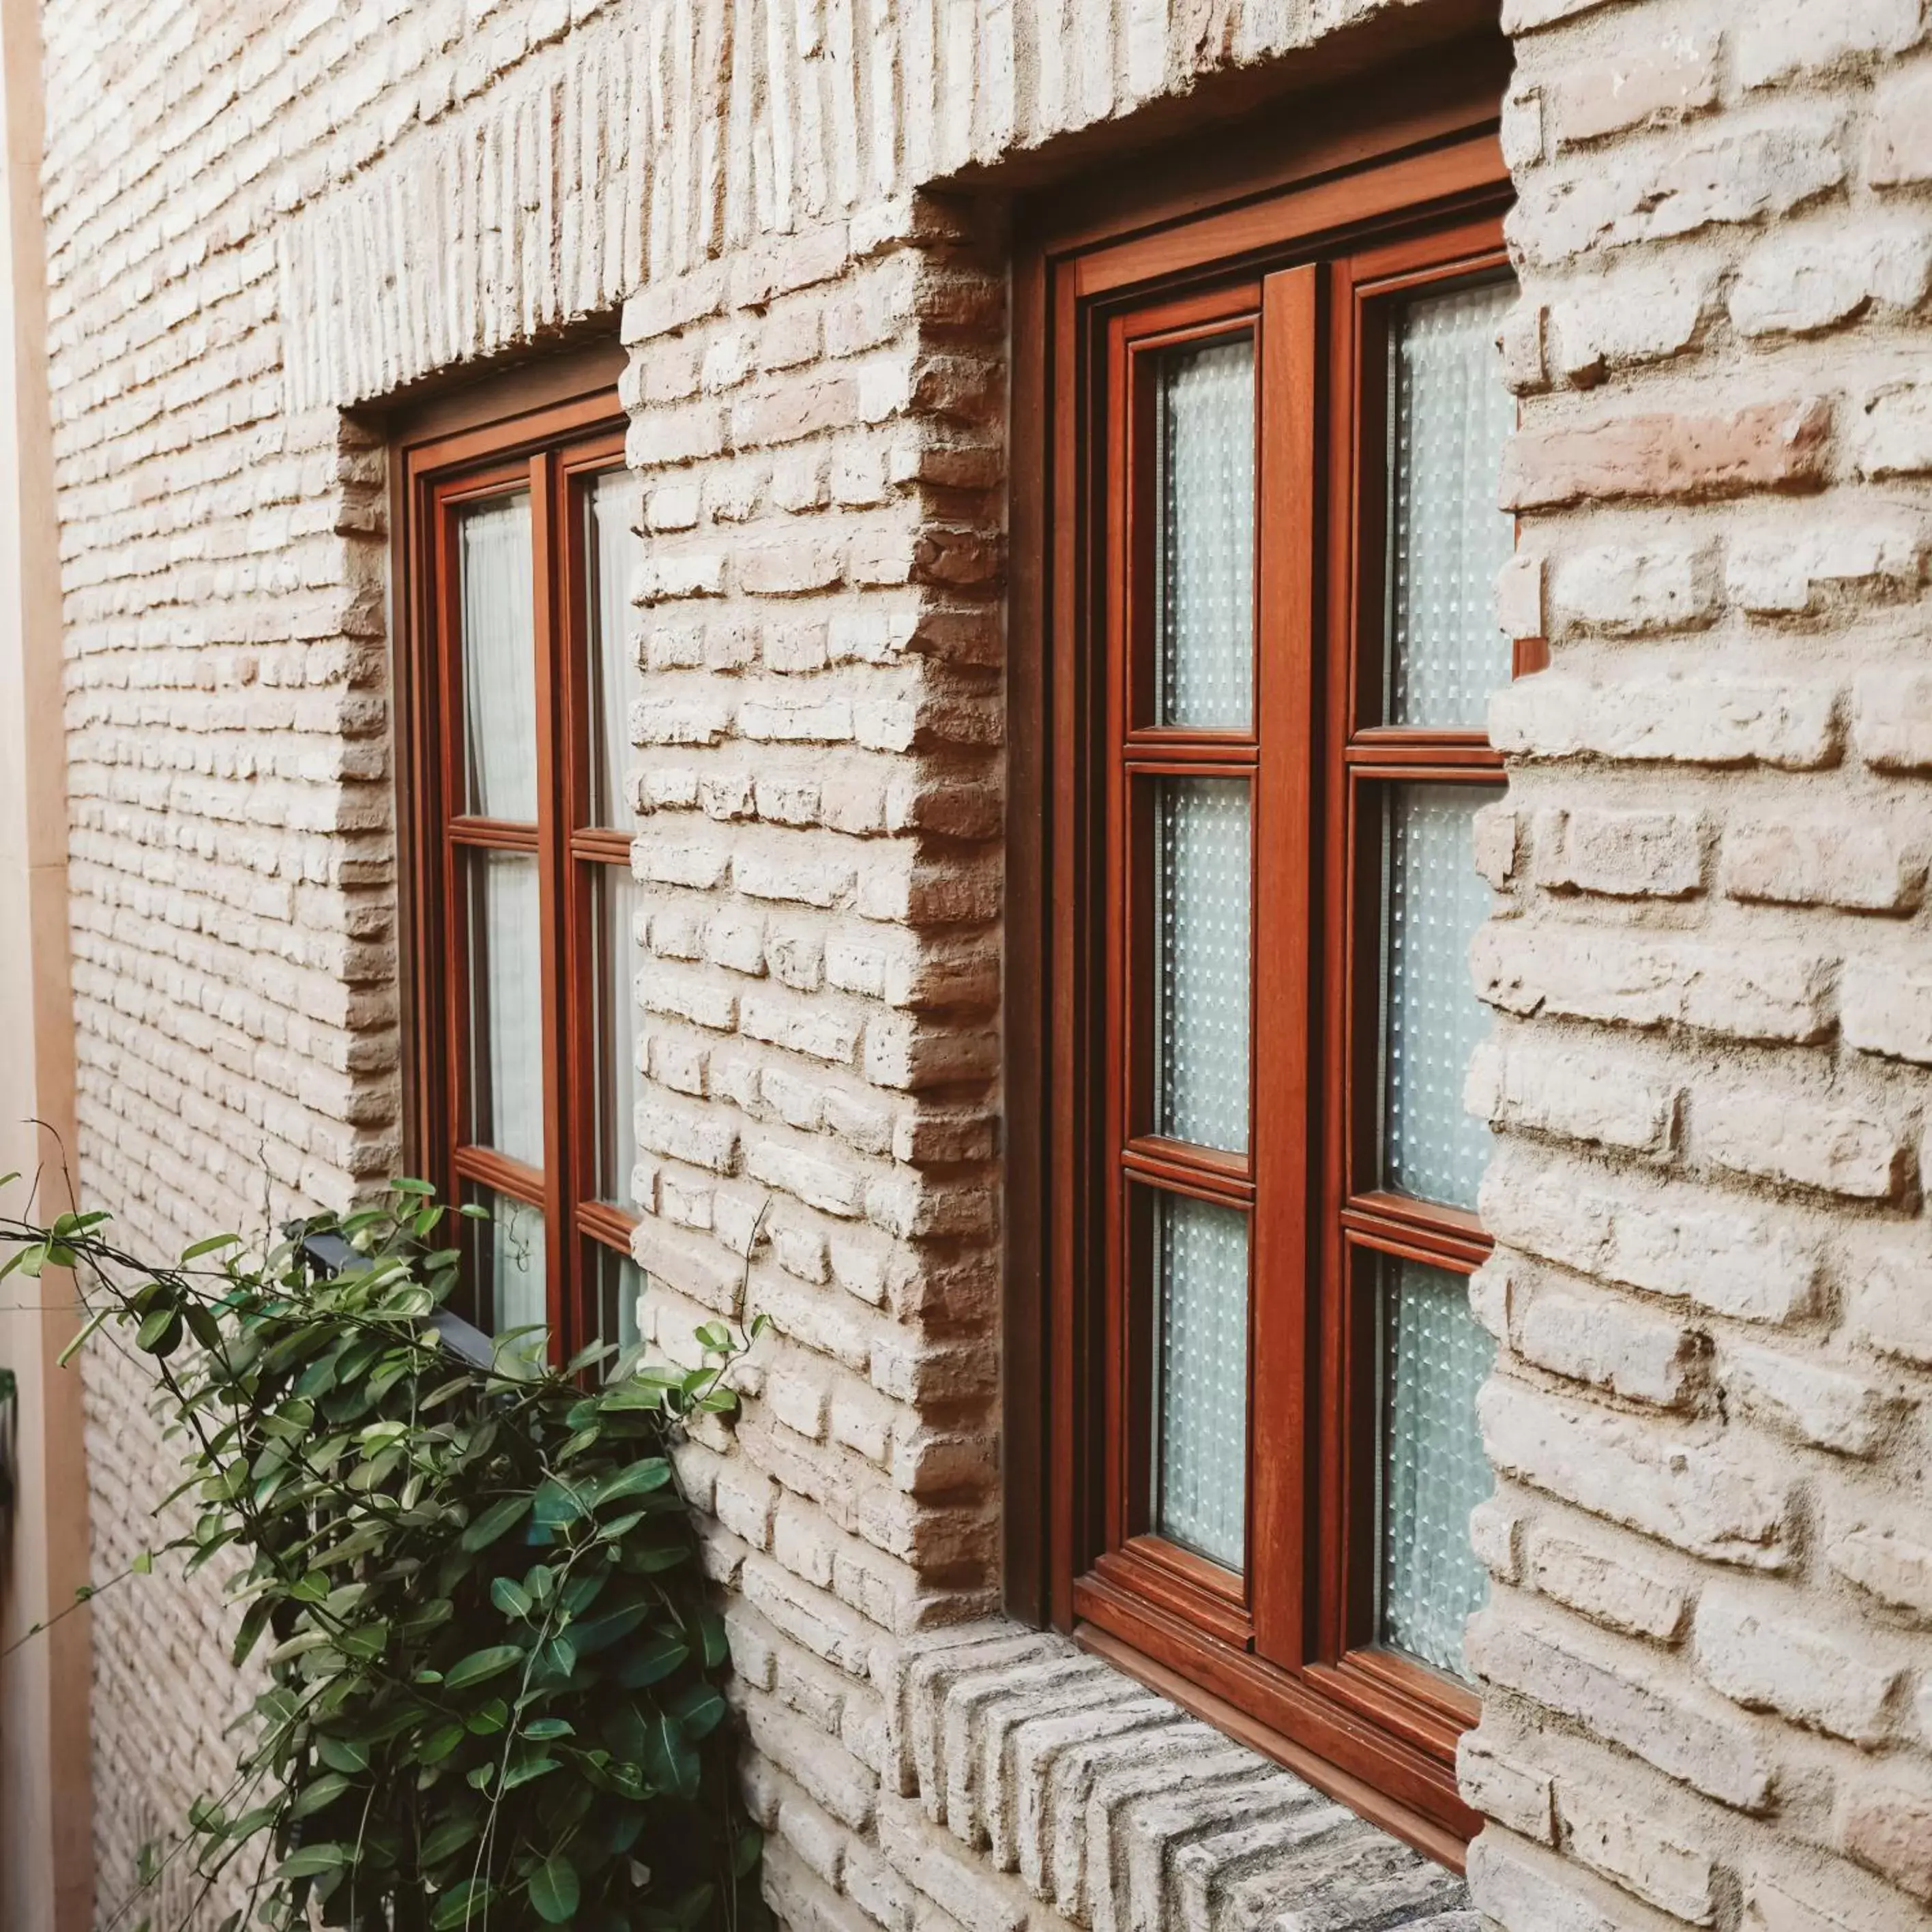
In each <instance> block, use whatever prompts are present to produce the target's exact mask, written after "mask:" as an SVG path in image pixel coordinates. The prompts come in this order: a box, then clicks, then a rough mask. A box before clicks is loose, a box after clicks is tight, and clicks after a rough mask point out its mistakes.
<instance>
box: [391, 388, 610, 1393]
mask: <svg viewBox="0 0 1932 1932" xmlns="http://www.w3.org/2000/svg"><path fill="white" fill-rule="evenodd" d="M402 462H403V465H404V486H403V487H404V523H403V535H402V555H401V559H400V562H401V572H400V574H401V580H402V581H403V583H404V585H405V586H406V591H407V597H406V602H407V608H408V610H409V613H410V623H409V627H408V634H407V639H406V650H407V658H408V662H407V667H406V670H407V678H406V680H405V681H406V685H407V709H408V730H407V737H408V741H409V754H408V756H409V766H410V796H411V798H412V801H413V805H414V808H415V814H416V817H417V820H418V823H416V826H415V827H414V828H413V841H412V849H413V851H414V852H415V853H416V854H417V855H419V862H417V863H416V864H415V865H413V868H412V879H411V887H412V895H413V903H414V915H413V924H414V928H415V932H416V943H415V946H414V948H413V972H412V982H413V1001H412V1034H413V1043H414V1052H415V1058H416V1088H415V1092H416V1096H417V1103H416V1119H415V1123H414V1127H415V1138H416V1141H417V1142H418V1143H419V1156H418V1158H419V1160H420V1163H421V1165H422V1169H423V1170H424V1171H425V1172H427V1173H428V1174H430V1175H433V1176H436V1177H439V1178H440V1179H441V1181H442V1182H443V1185H444V1187H445V1188H446V1190H449V1193H450V1194H451V1196H452V1198H460V1199H462V1200H463V1202H466V1203H467V1204H469V1205H474V1206H477V1207H480V1208H484V1209H485V1210H487V1212H488V1214H489V1215H490V1219H489V1220H487V1222H476V1223H467V1224H466V1226H465V1228H464V1230H463V1247H464V1250H465V1256H466V1267H465V1270H464V1278H463V1290H462V1293H463V1296H464V1297H465V1301H464V1303H463V1306H462V1307H460V1308H459V1309H458V1313H462V1314H463V1315H465V1316H466V1317H467V1318H468V1319H471V1320H472V1321H473V1322H475V1324H476V1325H477V1326H478V1327H479V1328H482V1329H484V1331H486V1332H489V1333H495V1334H502V1333H504V1332H505V1331H508V1330H511V1329H516V1328H529V1327H533V1326H537V1325H541V1326H543V1327H544V1328H547V1330H548V1331H549V1334H550V1352H551V1354H552V1356H553V1359H559V1360H561V1359H562V1358H565V1357H566V1356H568V1355H571V1354H572V1353H574V1352H576V1350H577V1349H580V1347H582V1346H583V1345H584V1343H586V1342H587V1341H589V1340H592V1339H596V1338H598V1337H604V1338H607V1339H612V1340H616V1339H619V1337H634V1334H635V1329H636V1318H635V1310H634V1295H632V1296H631V1302H630V1304H628V1305H627V1304H626V1301H625V1297H626V1295H629V1294H630V1293H631V1290H633V1289H635V1288H636V1287H637V1286H640V1285H641V1278H640V1276H639V1274H638V1272H637V1269H636V1268H635V1266H634V1264H633V1263H632V1262H631V1259H630V1254H629V1248H630V1238H631V1230H632V1229H633V1228H634V1226H635V1224H636V1217H635V1215H634V1213H633V1211H631V1207H630V1205H629V1202H630V1195H631V1170H632V1169H633V1168H634V1166H635V1163H636V1153H635V1146H634V1121H633V1118H632V1107H633V1104H634V1078H635V1073H636V1059H637V1016H636V1013H635V1010H634V998H633V986H634V977H635V976H634V966H633V964H632V959H633V956H634V945H635V927H636V921H637V894H636V889H635V887H634V884H633V883H632V880H631V874H630V867H629V844H630V835H629V833H628V831H626V830H625V829H623V827H624V826H625V825H627V824H628V822H629V818H630V811H629V806H628V800H627V797H626V790H627V768H628V764H629V762H630V757H629V743H628V738H629V711H630V706H631V701H632V700H633V699H634V697H635V695H636V688H637V671H636V669H635V667H634V664H632V663H631V658H630V630H631V627H630V625H629V624H628V599H629V594H630V583H631V575H632V573H633V571H634V565H635V550H636V542H637V539H636V538H635V536H634V534H633V531H634V526H635V523H636V521H637V487H636V484H635V481H634V479H633V478H631V477H630V476H629V475H628V474H627V473H626V472H625V470H624V469H623V440H622V415H621V413H620V411H619V408H618V406H617V404H616V398H615V396H614V395H612V394H610V393H608V392H602V393H600V394H598V395H594V396H586V397H585V398H583V399H582V400H580V401H571V402H568V403H565V404H559V405H557V406H556V407H552V408H550V409H547V410H542V411H538V412H533V413H524V414H522V415H518V416H510V417H507V418H505V419H504V420H502V422H500V423H498V424H496V425H489V424H484V425H478V426H476V427H474V428H465V429H463V430H461V431H458V432H455V433H452V434H448V435H446V436H443V437H428V438H425V439H424V440H422V442H420V443H414V444H411V445H409V446H407V447H406V448H405V449H404V452H403V453H402Z"/></svg>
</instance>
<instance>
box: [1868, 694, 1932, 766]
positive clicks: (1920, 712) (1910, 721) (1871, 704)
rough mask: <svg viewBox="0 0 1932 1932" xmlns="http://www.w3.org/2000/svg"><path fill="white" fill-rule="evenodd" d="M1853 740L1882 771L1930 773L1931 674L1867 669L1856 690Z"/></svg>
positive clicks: (1931, 736) (1931, 724)
mask: <svg viewBox="0 0 1932 1932" xmlns="http://www.w3.org/2000/svg"><path fill="white" fill-rule="evenodd" d="M1852 738H1853V741H1854V742H1855V743H1856V745H1857V746H1858V753H1859V755H1860V756H1861V757H1863V758H1864V761H1865V762H1866V763H1867V764H1868V765H1872V766H1876V768H1877V769H1879V770H1880V771H1884V772H1923V771H1932V672H1927V671H1922V670H1868V671H1866V672H1864V673H1861V675H1860V676H1859V677H1858V679H1857V681H1856V682H1855V684H1854V685H1853V686H1852Z"/></svg>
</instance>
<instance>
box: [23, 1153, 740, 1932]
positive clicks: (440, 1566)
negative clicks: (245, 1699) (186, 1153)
mask: <svg viewBox="0 0 1932 1932" xmlns="http://www.w3.org/2000/svg"><path fill="white" fill-rule="evenodd" d="M461 1212H463V1213H472V1212H475V1211H472V1210H467V1209H466V1210H463V1211H461ZM446 1214H447V1211H446V1208H444V1207H443V1206H442V1205H440V1204H439V1203H438V1202H436V1201H435V1200H434V1199H433V1198H432V1193H431V1190H430V1189H429V1188H428V1187H427V1186H425V1184H422V1183H421V1182H418V1181H396V1182H395V1183H393V1184H392V1192H391V1193H390V1194H389V1196H388V1198H387V1199H386V1200H385V1201H384V1202H383V1203H382V1204H381V1205H379V1206H376V1207H372V1208H368V1209H367V1210H365V1211H362V1212H360V1213H357V1214H350V1215H347V1216H345V1217H341V1218H340V1219H336V1218H334V1217H325V1218H323V1219H322V1220H318V1221H314V1222H311V1223H307V1224H305V1227H304V1228H303V1229H302V1230H300V1231H299V1233H298V1234H297V1235H296V1236H294V1237H293V1238H290V1239H287V1240H286V1241H282V1242H281V1244H278V1245H277V1246H275V1247H274V1248H273V1249H272V1250H271V1251H269V1252H268V1253H262V1254H251V1253H250V1251H249V1250H247V1249H246V1248H245V1247H244V1245H243V1244H242V1242H241V1241H239V1239H237V1238H236V1237H234V1236H232V1235H217V1236H215V1237H214V1238H211V1239H209V1240H208V1241H199V1242H196V1244H194V1245H193V1247H190V1248H189V1249H188V1250H187V1251H186V1252H185V1253H184V1254H183V1255H182V1256H181V1259H180V1261H179V1262H178V1264H176V1265H173V1266H172V1267H160V1268H156V1267H149V1266H147V1265H144V1264H142V1262H139V1260H138V1259H136V1258H135V1257H133V1256H130V1255H128V1254H126V1253H123V1252H121V1251H120V1250H118V1249H117V1248H116V1247H114V1246H113V1244H112V1243H111V1242H110V1240H109V1239H108V1238H107V1235H106V1234H105V1233H104V1223H105V1221H106V1218H107V1217H105V1216H104V1215H101V1214H64V1215H62V1216H61V1217H59V1218H58V1220H55V1222H53V1223H52V1225H51V1226H46V1227H41V1226H35V1225H34V1224H33V1223H30V1222H28V1221H24V1220H9V1219H6V1218H4V1217H0V1247H5V1246H7V1245H9V1244H10V1245H11V1246H12V1247H13V1254H12V1256H11V1258H10V1259H9V1260H8V1261H7V1263H6V1265H5V1268H4V1269H0V1277H4V1276H5V1274H12V1273H14V1272H16V1271H18V1272H19V1273H20V1274H24V1275H26V1276H28V1277H37V1276H39V1275H40V1273H41V1271H43V1269H44V1268H49V1267H58V1268H68V1269H71V1270H72V1271H74V1275H75V1278H76V1280H77V1283H79V1284H80V1294H81V1300H82V1303H83V1307H86V1310H88V1319H87V1321H86V1325H85V1326H84V1327H83V1330H82V1331H81V1333H80V1336H79V1337H77V1339H76V1341H75V1343H74V1345H73V1349H78V1348H79V1347H80V1346H82V1344H83V1343H86V1342H87V1341H89V1340H91V1339H92V1338H95V1337H102V1338H103V1339H104V1340H107V1341H108V1342H110V1343H116V1344H118V1346H123V1347H126V1346H131V1347H132V1349H133V1350H134V1351H135V1352H137V1353H138V1354H139V1355H141V1356H142V1357H145V1358H147V1360H148V1361H149V1362H150V1363H151V1365H152V1368H153V1371H154V1375H155V1376H156V1378H157V1385H158V1386H157V1400H158V1402H159V1403H160V1406H161V1409H162V1412H163V1417H164V1419H165V1421H166V1426H167V1428H168V1431H169V1434H170V1435H171V1436H174V1437H175V1438H176V1439H178V1441H179V1442H180V1444H181V1448H182V1451H183V1456H184V1480H183V1481H182V1482H181V1485H180V1486H179V1487H178V1489H176V1490H175V1491H173V1492H172V1494H171V1496H169V1498H168V1499H166V1502H172V1501H173V1500H174V1499H175V1498H177V1497H181V1498H185V1499H188V1500H189V1501H190V1502H191V1503H192V1505H193V1507H194V1508H195V1509H196V1511H197V1515H196V1521H195V1523H194V1526H193V1529H192V1530H191V1531H190V1532H188V1533H187V1534H186V1535H183V1536H181V1537H180V1538H177V1539H175V1540H174V1541H172V1542H170V1543H169V1544H166V1545H165V1546H163V1547H165V1548H166V1549H167V1550H172V1551H175V1552H177V1553H179V1554H180V1555H181V1556H184V1558H185V1560H186V1563H187V1568H189V1569H190V1570H192V1569H195V1568H199V1567H200V1566H202V1565H205V1564H207V1563H208V1562H210V1561H211V1560H212V1559H217V1558H219V1557H222V1553H224V1552H228V1553H231V1554H230V1555H229V1556H227V1557H226V1558H223V1562H225V1563H227V1564H229V1565H232V1566H233V1572H234V1574H233V1581H232V1583H231V1585H230V1588H231V1589H232V1591H233V1595H234V1597H235V1598H236V1601H237V1603H238V1604H239V1616H240V1627H239V1633H238V1634H237V1637H236V1642H235V1652H234V1654H235V1660H236V1663H237V1664H242V1663H244V1662H245V1661H247V1660H248V1659H249V1658H251V1657H254V1658H259V1659H261V1660H263V1661H265V1662H266V1675H267V1676H268V1679H269V1687H268V1688H267V1689H266V1691H264V1692H263V1694H262V1695H261V1696H260V1697H259V1698H257V1700H256V1702H255V1704H254V1719H255V1722H254V1725H253V1727H252V1729H251V1735H250V1737H249V1739H248V1742H247V1744H246V1745H245V1748H244V1749H243V1751H242V1755H241V1758H240V1762H239V1767H238V1769H237V1772H236V1777H235V1779H234V1781H233V1784H231V1786H230V1787H229V1788H228V1789H227V1790H225V1791H223V1792H221V1793H218V1794H215V1795H213V1796H208V1797H205V1798H204V1799H202V1800H201V1801H199V1802H198V1803H197V1804H196V1805H195V1807H194V1808H193V1811H192V1812H191V1814H190V1818H189V1820H188V1824H189V1829H188V1831H187V1834H186V1835H185V1836H184V1840H183V1841H182V1843H181V1847H180V1848H179V1850H178V1852H177V1853H176V1854H175V1855H182V1856H186V1857H187V1858H191V1859H192V1860H193V1867H194V1870H195V1871H196V1873H197V1874H198V1875H199V1885H198V1887H197V1888H196V1907H198V1906H199V1901H200V1900H201V1898H202V1897H206V1896H208V1894H210V1893H211V1891H213V1890H214V1888H216V1887H217V1885H220V1886H223V1888H225V1889H227V1890H233V1891H236V1892H239V1894H240V1895H242V1897H243V1899H244V1903H242V1905H241V1906H240V1907H239V1909H236V1910H235V1911H234V1912H232V1913H231V1914H230V1915H229V1918H227V1919H226V1921H224V1932H234V1928H237V1927H240V1926H241V1925H242V1924H243V1923H244V1922H245V1921H250V1920H251V1919H253V1920H256V1921H259V1922H260V1923H262V1924H266V1925H269V1926H274V1927H295V1926H298V1925H305V1924H308V1923H309V1922H310V1915H311V1912H312V1911H313V1912H314V1913H315V1915H317V1917H318V1918H320V1922H321V1923H322V1924H325V1925H334V1926H348V1927H356V1928H358V1932H455V1928H458V1927H478V1928H481V1927H490V1928H493V1932H521V1929H522V1928H526V1927H536V1926H571V1927H580V1928H583V1932H618V1928H620V1927H621V1928H632V1927H640V1928H646V1929H647V1932H699V1928H709V1927H724V1928H731V1927H737V1926H739V1925H741V1924H744V1925H748V1924H752V1923H753V1922H754V1921H757V1920H758V1919H759V1918H760V1915H761V1913H762V1909H763V1908H762V1906H761V1903H760V1900H759V1898H758V1896H757V1884H756V1879H755V1870H756V1866H757V1858H758V1850H759V1841H758V1838H757V1833H756V1832H755V1831H754V1830H752V1829H750V1828H748V1826H746V1824H745V1822H744V1821H743V1820H742V1817H740V1816H739V1814H737V1812H736V1810H735V1807H734V1796H735V1794H734V1788H733V1773H732V1766H731V1761H730V1760H731V1747H730V1741H729V1731H730V1727H729V1725H728V1724H727V1707H726V1705H725V1702H724V1697H723V1695H722V1692H721V1684H722V1682H723V1680H724V1673H725V1671H726V1667H727V1656H726V1648H725V1641H724V1628H723V1625H722V1623H721V1621H720V1619H719V1618H718V1615H717V1613H716V1612H715V1609H714V1608H713V1607H712V1604H711V1602H710V1601H709V1595H708V1593H707V1591H706V1585H705V1583H704V1580H703V1577H702V1574H701V1573H700V1567H699V1565H698V1563H697V1545H696V1538H695V1532H694V1528H693V1526H692V1523H691V1520H690V1517H689V1514H688V1511H687V1510H686V1508H685V1505H684V1504H683V1502H682V1498H681V1497H680V1496H679V1493H678V1490H677V1487H676V1481H675V1480H674V1476H673V1468H672V1464H671V1461H670V1454H669V1451H670V1448H671V1447H672V1446H673V1439H675V1437H676V1434H677V1433H678V1432H679V1430H680V1429H681V1427H682V1426H683V1424H685V1421H686V1420H687V1419H688V1418H689V1417H690V1416H691V1415H693V1414H694V1413H695V1412H719V1413H728V1412H730V1410H732V1409H733V1408H734V1407H735V1406H736V1395H735V1394H734V1393H733V1391H732V1390H731V1388H730V1386H729V1385H728V1383H727V1380H726V1376H727V1372H728V1370H729V1369H730V1365H731V1364H732V1362H733V1360H734V1358H736V1356H737V1355H739V1353H741V1352H742V1350H743V1349H745V1348H747V1347H748V1346H749V1345H750V1343H751V1340H753V1339H754V1337H755V1335H756V1333H757V1330H758V1328H760V1326H761V1324H760V1323H754V1324H753V1325H752V1326H751V1328H750V1329H749V1330H748V1331H734V1330H731V1329H727V1328H725V1327H724V1325H722V1324H707V1325H706V1326H705V1328H703V1329H701V1330H700V1331H699V1337H698V1339H699V1342H700V1346H701V1348H702V1349H703V1366H702V1367H699V1368H697V1369H695V1370H677V1369H674V1368H664V1367H651V1366H647V1365H646V1364H644V1363H643V1361H642V1360H641V1358H640V1355H641V1352H640V1350H638V1349H631V1350H628V1351H626V1352H624V1353H623V1354H622V1355H619V1354H618V1352H616V1350H614V1349H611V1348H609V1347H607V1346H604V1347H598V1348H594V1349H588V1350H586V1351H585V1352H583V1354H582V1355H580V1356H578V1357H577V1358H576V1359H575V1360H574V1361H571V1363H569V1364H567V1365H566V1367H565V1368H564V1369H563V1370H561V1371H556V1370H551V1369H549V1368H547V1367H544V1366H542V1365H541V1364H540V1363H539V1362H538V1361H535V1360H534V1359H532V1356H533V1354H534V1350H533V1349H532V1347H531V1346H530V1340H531V1338H529V1337H525V1338H523V1342H522V1345H521V1346H517V1345H515V1343H514V1340H513V1341H512V1343H511V1344H510V1345H507V1346H506V1345H504V1344H499V1345H498V1346H497V1347H496V1349H495V1351H494V1352H493V1355H492V1356H491V1358H490V1360H489V1361H487V1364H484V1365H480V1366H479V1365H478V1364H475V1363H473V1362H472V1361H466V1360H464V1359H462V1358H460V1357H459V1356H458V1355H455V1354H454V1353H453V1352H452V1349H450V1347H449V1346H447V1344H446V1340H445V1336H444V1333H443V1327H446V1325H447V1318H446V1316H445V1315H444V1314H443V1310H444V1307H445V1304H446V1302H447V1301H448V1298H449V1295H450V1292H451V1291H452V1288H453V1287H454V1286H455V1280H456V1273H457V1267H458V1250H457V1249H456V1248H455V1247H453V1246H439V1245H437V1244H438V1242H439V1241H440V1240H446V1239H447V1237H448V1233H449V1226H450V1224H449V1222H448V1220H447V1219H446ZM320 1235H333V1236H335V1237H338V1238H339V1241H340V1243H341V1244H344V1249H343V1251H344V1252H345V1253H347V1256H348V1257H349V1259H347V1262H345V1263H344V1265H341V1266H340V1267H339V1268H337V1269H335V1271H332V1272H331V1271H323V1270H320V1269H318V1268H317V1267H316V1266H315V1265H314V1263H313V1262H312V1261H311V1259H310V1257H311V1255H312V1253H314V1249H315V1245H316V1243H315V1238H316V1237H317V1236H320ZM440 1325H442V1326H440ZM472 1332H473V1331H472ZM73 1349H70V1351H69V1354H70V1355H71V1353H72V1352H73ZM163 1506H165V1503H164V1505H163ZM134 1567H135V1568H136V1569H142V1570H145V1569H148V1568H151V1567H152V1559H151V1557H148V1558H144V1559H142V1560H141V1561H140V1562H138V1563H137V1564H136V1565H135V1566H134ZM117 1581H118V1580H117ZM102 1587H104V1586H102ZM190 1909H195V1908H190Z"/></svg>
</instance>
